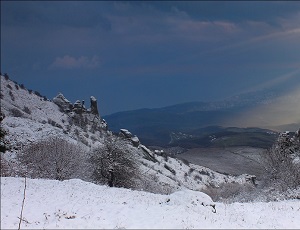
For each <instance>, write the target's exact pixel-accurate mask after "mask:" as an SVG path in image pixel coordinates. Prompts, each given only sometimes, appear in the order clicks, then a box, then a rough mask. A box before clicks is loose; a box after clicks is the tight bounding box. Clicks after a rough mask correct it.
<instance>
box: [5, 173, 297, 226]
mask: <svg viewBox="0 0 300 230" xmlns="http://www.w3.org/2000/svg"><path fill="white" fill-rule="evenodd" d="M24 181H25V180H24V178H12V177H2V178H1V229H9V228H14V229H17V228H18V224H19V218H18V217H20V211H21V206H22V200H23V193H24ZM26 185H27V187H26V196H25V205H24V211H23V221H22V223H21V229H25V228H26V229H34V228H36V229H54V228H67V229H71V228H79V229H83V228H89V229H91V228H97V229H101V228H110V229H112V228H143V229H145V228H181V229H182V228H198V229H200V228H282V229H283V228H285V229H286V228H298V229H299V228H300V218H299V216H300V201H299V200H290V201H281V202H269V203H233V204H224V203H214V202H212V200H211V199H210V197H209V196H207V195H206V194H204V193H201V192H194V191H190V190H184V191H179V192H175V193H173V194H170V195H159V194H152V193H146V192H141V191H132V190H128V189H122V188H109V187H106V186H100V185H95V184H92V183H88V182H84V181H82V180H78V179H72V180H67V181H63V182H61V181H55V180H42V179H27V183H26ZM214 204H215V209H216V212H215V210H214V208H213V206H214Z"/></svg>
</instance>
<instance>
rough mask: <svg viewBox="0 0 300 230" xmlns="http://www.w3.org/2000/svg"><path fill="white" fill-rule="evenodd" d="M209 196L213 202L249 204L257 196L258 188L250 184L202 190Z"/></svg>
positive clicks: (225, 184)
mask: <svg viewBox="0 0 300 230" xmlns="http://www.w3.org/2000/svg"><path fill="white" fill-rule="evenodd" d="M202 192H204V193H206V194H207V195H209V196H210V197H211V198H212V199H213V201H221V202H224V201H226V202H229V203H231V202H249V201H252V200H254V198H255V196H256V188H255V186H254V185H252V184H250V183H245V184H239V183H223V184H221V185H220V186H219V187H216V186H213V185H210V186H209V187H207V188H205V189H203V190H202Z"/></svg>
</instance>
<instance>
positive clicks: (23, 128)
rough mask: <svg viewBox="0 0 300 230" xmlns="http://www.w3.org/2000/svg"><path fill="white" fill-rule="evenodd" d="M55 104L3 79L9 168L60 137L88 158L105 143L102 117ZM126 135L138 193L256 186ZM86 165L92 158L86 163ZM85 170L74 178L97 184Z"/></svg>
mask: <svg viewBox="0 0 300 230" xmlns="http://www.w3.org/2000/svg"><path fill="white" fill-rule="evenodd" d="M54 100H55V101H56V102H57V101H61V103H63V104H61V103H56V104H55V103H53V102H52V101H50V100H48V99H46V98H44V97H41V96H40V94H39V93H34V92H33V91H31V90H28V89H26V88H25V87H24V86H23V85H19V84H17V83H15V82H13V81H11V80H10V79H5V78H4V77H3V76H1V112H2V113H3V114H4V115H5V118H4V120H3V121H2V126H3V128H4V129H5V130H6V131H7V135H6V136H5V138H6V139H7V141H8V142H9V146H10V149H9V151H6V152H5V153H4V154H2V153H1V154H2V155H1V158H3V159H5V160H6V161H7V162H9V166H14V165H18V162H17V160H16V155H18V154H22V149H23V148H24V147H26V146H27V145H28V144H30V143H33V142H35V141H38V140H41V139H45V138H47V137H49V136H60V137H63V138H64V139H67V140H68V141H70V142H74V143H79V144H80V145H81V146H82V148H83V149H84V150H85V152H87V153H88V152H89V151H91V150H93V149H94V148H95V147H97V146H99V145H103V141H104V139H105V138H106V136H107V135H108V134H109V133H111V132H110V131H109V130H107V129H108V127H109V124H108V126H107V124H106V122H105V121H104V120H102V119H101V118H100V115H99V116H98V115H95V114H91V113H90V111H91V109H85V106H84V105H83V104H81V102H80V101H76V102H75V103H74V108H73V110H69V108H68V106H69V105H71V106H72V103H71V102H69V101H68V100H67V99H66V98H64V97H63V95H62V94H59V96H57V97H55V99H54ZM54 100H53V101H54ZM95 101H96V99H95V98H94V97H91V103H92V102H95ZM58 105H60V106H58ZM76 105H79V109H80V108H84V111H83V112H82V113H80V116H79V115H77V114H76V113H74V110H75V108H76ZM75 112H76V111H75ZM76 116H77V117H76ZM79 118H80V119H79ZM95 118H97V119H95ZM95 120H96V123H95ZM124 128H126V127H124ZM121 131H122V132H124V134H125V136H124V135H123V134H122V132H120V135H121V136H122V139H123V142H124V143H125V145H126V146H127V147H126V148H128V150H129V151H130V152H131V154H133V155H134V156H135V158H136V159H137V161H138V164H139V170H140V177H139V180H138V181H136V184H137V185H136V187H135V189H138V190H144V191H150V192H154V193H163V194H169V193H171V192H174V191H176V190H180V189H185V188H189V189H192V190H201V189H204V188H205V187H206V186H207V185H210V186H211V185H214V186H218V185H220V184H222V183H227V182H237V183H241V184H242V183H248V182H249V183H251V176H248V175H241V176H239V177H234V176H230V175H223V174H220V173H217V172H214V171H212V170H210V169H208V168H205V167H202V166H198V165H194V164H190V163H188V162H183V161H181V160H179V159H175V158H172V157H170V156H168V155H167V154H166V153H165V152H163V151H161V150H158V151H151V150H149V149H148V148H147V147H146V146H144V145H142V143H139V140H138V137H136V136H133V135H132V134H131V133H130V132H129V131H127V130H125V129H122V130H121ZM126 135H127V136H126ZM128 135H129V136H128ZM87 160H88V154H86V155H85V159H84V160H83V161H84V162H86V161H87ZM81 167H83V168H85V169H86V170H80V171H82V172H81V173H79V174H78V173H77V174H76V175H74V176H73V177H71V178H79V179H83V180H85V181H89V182H93V180H92V179H91V170H88V168H89V167H90V166H89V164H88V163H85V164H83V165H81ZM10 171H11V172H10V173H8V174H7V175H8V176H21V175H23V174H22V172H19V171H18V170H15V169H13V170H10Z"/></svg>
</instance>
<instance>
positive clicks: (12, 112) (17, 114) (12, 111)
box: [10, 108, 24, 117]
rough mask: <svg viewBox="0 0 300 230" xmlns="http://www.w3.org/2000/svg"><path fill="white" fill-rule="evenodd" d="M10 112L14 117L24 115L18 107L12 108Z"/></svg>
mask: <svg viewBox="0 0 300 230" xmlns="http://www.w3.org/2000/svg"><path fill="white" fill-rule="evenodd" d="M10 113H11V115H12V116H14V117H23V115H24V114H23V112H22V111H20V110H18V109H17V108H12V109H10Z"/></svg>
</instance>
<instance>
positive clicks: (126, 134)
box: [120, 129, 132, 138]
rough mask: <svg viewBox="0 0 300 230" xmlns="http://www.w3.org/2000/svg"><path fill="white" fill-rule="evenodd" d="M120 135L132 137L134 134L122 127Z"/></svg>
mask: <svg viewBox="0 0 300 230" xmlns="http://www.w3.org/2000/svg"><path fill="white" fill-rule="evenodd" d="M120 136H123V137H126V138H131V137H132V134H131V132H129V131H128V130H127V129H120Z"/></svg>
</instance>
